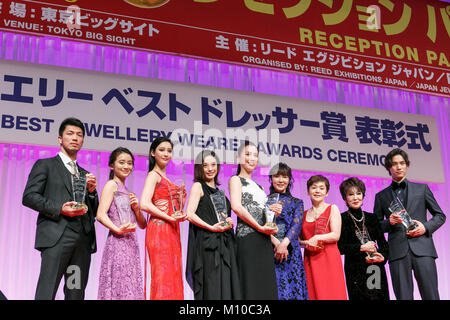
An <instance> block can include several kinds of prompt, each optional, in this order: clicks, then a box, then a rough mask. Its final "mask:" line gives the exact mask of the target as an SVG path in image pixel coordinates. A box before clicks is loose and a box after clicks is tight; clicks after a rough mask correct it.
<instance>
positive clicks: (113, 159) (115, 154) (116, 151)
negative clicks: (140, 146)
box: [108, 147, 134, 180]
mask: <svg viewBox="0 0 450 320" xmlns="http://www.w3.org/2000/svg"><path fill="white" fill-rule="evenodd" d="M122 153H127V154H129V155H130V156H131V159H132V160H133V168H134V156H133V154H132V153H131V151H130V150H128V149H127V148H124V147H118V148H116V149H114V150H113V152H111V154H110V155H109V161H108V166H109V167H110V170H109V179H110V180H111V179H113V178H114V170H113V169H111V167H112V166H113V165H114V162H116V160H117V157H118V156H119V155H121V154H122Z"/></svg>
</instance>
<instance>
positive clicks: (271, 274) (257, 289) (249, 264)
mask: <svg viewBox="0 0 450 320" xmlns="http://www.w3.org/2000/svg"><path fill="white" fill-rule="evenodd" d="M240 179H241V184H242V205H243V206H244V208H246V209H247V211H248V212H249V213H250V214H251V215H252V216H253V218H255V220H256V221H257V222H258V223H259V224H260V225H264V223H265V222H266V218H265V215H264V208H265V204H266V201H267V195H266V193H265V192H264V190H263V189H262V187H261V186H259V185H257V184H256V183H255V182H254V181H253V180H251V179H246V178H242V177H240ZM236 237H237V258H238V265H239V278H240V281H241V290H242V298H243V299H245V300H277V299H278V291H277V279H276V275H275V263H274V259H273V257H274V252H273V246H272V242H271V240H270V236H269V235H266V234H262V233H260V232H258V231H256V230H255V229H253V228H252V227H250V226H249V225H248V224H247V223H246V222H245V221H243V220H241V219H240V218H239V217H238V222H237V227H236Z"/></svg>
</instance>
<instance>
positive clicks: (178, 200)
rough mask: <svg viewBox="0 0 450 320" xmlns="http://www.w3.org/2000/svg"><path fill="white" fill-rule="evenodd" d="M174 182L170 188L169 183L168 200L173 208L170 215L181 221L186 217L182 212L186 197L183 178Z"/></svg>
mask: <svg viewBox="0 0 450 320" xmlns="http://www.w3.org/2000/svg"><path fill="white" fill-rule="evenodd" d="M174 184H175V187H172V188H171V187H170V185H169V195H170V202H171V205H172V210H173V214H172V217H173V218H175V219H176V220H177V221H183V220H185V219H186V214H185V213H184V212H183V206H184V199H185V197H186V188H185V185H184V180H181V179H178V180H176V181H175V183H174Z"/></svg>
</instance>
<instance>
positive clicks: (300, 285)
mask: <svg viewBox="0 0 450 320" xmlns="http://www.w3.org/2000/svg"><path fill="white" fill-rule="evenodd" d="M280 201H282V202H283V203H284V205H283V210H282V212H281V214H280V215H279V216H277V217H276V218H275V223H276V224H277V226H278V229H279V230H278V232H277V234H276V235H275V237H276V238H277V239H278V240H280V241H282V240H283V239H284V238H288V239H289V241H290V244H289V246H288V250H289V254H288V258H287V261H283V262H282V263H279V262H278V261H277V260H275V273H276V275H277V285H278V298H279V299H280V300H308V289H307V287H306V276H305V268H304V266H303V259H302V252H301V249H300V243H299V242H298V236H299V235H300V232H301V230H302V222H303V214H304V209H303V201H302V200H300V199H297V198H294V197H291V196H289V195H286V194H280Z"/></svg>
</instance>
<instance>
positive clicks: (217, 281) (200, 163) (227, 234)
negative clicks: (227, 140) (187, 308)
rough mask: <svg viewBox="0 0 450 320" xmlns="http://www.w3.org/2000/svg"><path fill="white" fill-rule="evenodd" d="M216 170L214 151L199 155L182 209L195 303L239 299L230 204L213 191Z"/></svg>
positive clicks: (217, 172) (218, 191) (188, 268)
mask: <svg viewBox="0 0 450 320" xmlns="http://www.w3.org/2000/svg"><path fill="white" fill-rule="evenodd" d="M219 171H220V163H219V159H218V158H217V156H216V154H215V153H214V151H210V150H204V151H202V152H200V154H199V155H198V156H197V158H196V159H195V165H194V180H195V183H194V184H193V186H192V188H191V191H190V193H189V201H188V204H187V208H186V213H187V216H188V220H189V222H190V225H189V240H188V253H187V263H186V279H187V282H188V283H189V285H190V287H191V289H192V290H193V292H194V298H195V300H231V299H232V300H238V299H241V293H240V284H239V277H238V267H237V262H236V252H235V240H234V233H233V229H232V227H233V220H232V219H231V218H230V214H231V205H230V202H229V200H228V199H227V198H226V196H225V192H223V190H219V189H218V188H217V185H219V182H218V179H217V175H218V174H219ZM212 195H213V197H214V199H215V200H212V198H211V196H212ZM219 207H222V208H223V210H220V209H219ZM215 208H217V209H218V210H215ZM217 211H219V212H217ZM220 213H223V215H220ZM225 216H227V217H225ZM221 220H223V221H221Z"/></svg>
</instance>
